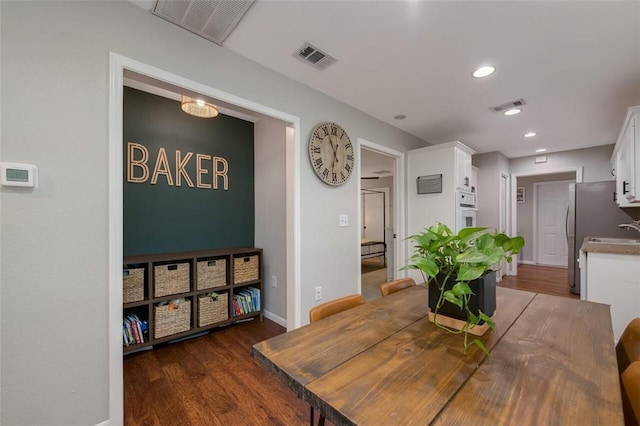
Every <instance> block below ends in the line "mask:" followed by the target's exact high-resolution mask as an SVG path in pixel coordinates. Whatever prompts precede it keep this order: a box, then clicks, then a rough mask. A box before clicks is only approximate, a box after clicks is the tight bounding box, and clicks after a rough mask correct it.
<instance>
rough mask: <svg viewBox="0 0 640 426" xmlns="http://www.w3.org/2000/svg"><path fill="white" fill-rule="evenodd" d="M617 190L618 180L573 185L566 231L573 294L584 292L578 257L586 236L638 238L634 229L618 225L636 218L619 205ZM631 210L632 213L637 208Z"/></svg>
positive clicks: (570, 284)
mask: <svg viewBox="0 0 640 426" xmlns="http://www.w3.org/2000/svg"><path fill="white" fill-rule="evenodd" d="M615 192H616V183H615V181H606V182H585V183H576V184H571V185H570V186H569V208H568V209H567V223H566V233H567V246H568V247H569V265H568V266H569V268H568V269H569V288H570V290H571V292H572V293H575V294H580V268H579V266H578V258H579V257H580V247H582V243H583V241H584V239H585V237H616V238H634V237H635V238H637V237H638V232H636V231H634V230H628V229H620V228H618V225H619V224H621V223H629V222H631V221H632V220H634V219H633V217H631V216H630V215H629V214H628V213H627V212H626V211H625V210H622V209H621V208H619V207H618V205H617V204H616V202H615ZM627 211H629V212H632V211H633V209H627ZM634 213H635V212H634ZM634 216H635V214H634Z"/></svg>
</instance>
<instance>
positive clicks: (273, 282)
mask: <svg viewBox="0 0 640 426" xmlns="http://www.w3.org/2000/svg"><path fill="white" fill-rule="evenodd" d="M271 287H273V288H276V287H278V277H276V276H275V275H271Z"/></svg>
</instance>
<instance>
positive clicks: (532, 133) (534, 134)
mask: <svg viewBox="0 0 640 426" xmlns="http://www.w3.org/2000/svg"><path fill="white" fill-rule="evenodd" d="M536 135H537V133H536V132H527V133H525V134H524V135H523V136H524V137H525V138H532V137H534V136H536Z"/></svg>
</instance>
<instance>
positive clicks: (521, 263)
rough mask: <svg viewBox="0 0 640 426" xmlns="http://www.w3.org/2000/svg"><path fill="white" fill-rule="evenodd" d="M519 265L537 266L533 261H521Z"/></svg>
mask: <svg viewBox="0 0 640 426" xmlns="http://www.w3.org/2000/svg"><path fill="white" fill-rule="evenodd" d="M518 265H535V262H533V261H532V260H521V261H519V262H518Z"/></svg>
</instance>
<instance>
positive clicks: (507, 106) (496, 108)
mask: <svg viewBox="0 0 640 426" xmlns="http://www.w3.org/2000/svg"><path fill="white" fill-rule="evenodd" d="M526 104H527V103H526V102H525V101H524V99H518V100H517V101H511V102H507V103H506V104H502V105H498V106H494V107H491V108H489V109H490V110H491V111H493V112H503V111H506V110H508V109H512V108H520V107H522V106H524V105H526Z"/></svg>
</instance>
